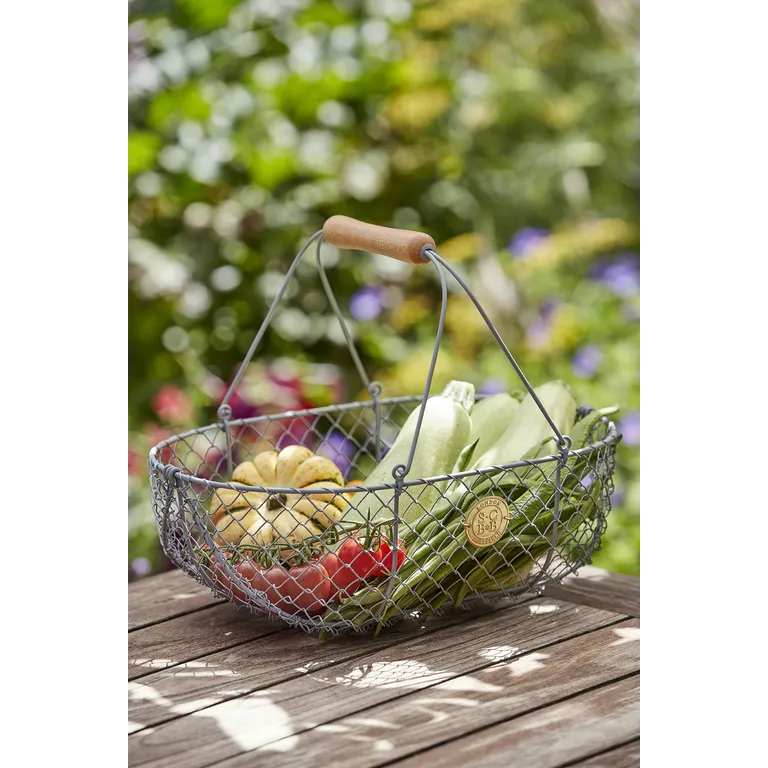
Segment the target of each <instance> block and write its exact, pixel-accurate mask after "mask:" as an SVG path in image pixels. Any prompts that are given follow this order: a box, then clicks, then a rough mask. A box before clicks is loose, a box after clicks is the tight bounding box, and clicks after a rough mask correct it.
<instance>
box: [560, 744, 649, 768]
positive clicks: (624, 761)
mask: <svg viewBox="0 0 768 768" xmlns="http://www.w3.org/2000/svg"><path fill="white" fill-rule="evenodd" d="M639 765H640V739H637V740H635V741H631V742H630V743H629V744H624V746H621V747H616V749H609V750H608V751H607V752H603V753H601V754H599V755H595V756H594V757H590V758H588V759H587V760H580V761H579V762H578V763H569V764H568V767H569V768H638V766H639Z"/></svg>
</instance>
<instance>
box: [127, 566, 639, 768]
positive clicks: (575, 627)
mask: <svg viewBox="0 0 768 768" xmlns="http://www.w3.org/2000/svg"><path fill="white" fill-rule="evenodd" d="M639 592H640V590H639V580H638V579H635V578H632V577H629V576H623V575H619V574H613V573H608V572H606V571H601V570H598V569H596V568H591V567H586V568H582V569H581V570H580V572H579V576H578V577H569V578H568V579H566V581H565V582H564V583H563V584H562V585H560V586H558V587H552V588H549V589H547V590H546V591H545V593H544V595H543V596H541V597H534V598H530V599H526V600H524V601H522V602H511V601H509V602H507V601H505V602H500V603H497V604H495V605H493V606H491V607H485V608H483V609H478V610H477V611H474V612H463V611H460V612H455V613H450V614H446V615H443V616H438V617H433V618H430V619H426V620H424V621H423V622H409V623H403V622H401V623H400V624H398V625H395V626H394V627H391V628H390V629H389V630H388V631H385V632H382V633H381V635H379V637H378V638H374V637H372V636H367V635H366V636H360V635H357V636H348V637H339V638H330V639H329V640H328V641H326V642H325V643H320V642H318V640H317V637H316V636H314V635H308V634H305V633H303V632H300V631H296V630H289V629H285V628H283V627H282V626H281V625H280V624H278V623H275V622H272V621H269V620H267V619H262V618H257V617H253V616H251V615H250V614H247V613H246V612H245V611H238V610H236V609H235V608H234V607H233V606H231V605H229V604H227V603H225V602H222V601H221V600H218V599H216V598H214V597H213V595H212V594H211V593H210V592H209V591H208V590H207V589H205V588H204V587H201V586H200V585H198V584H197V583H196V582H195V581H193V580H192V579H190V578H189V577H187V576H185V575H183V574H182V573H180V572H171V573H167V574H163V575H161V576H155V577H150V578H147V579H144V580H141V581H138V582H136V583H134V584H132V585H130V587H129V606H130V608H129V634H128V678H129V684H128V686H129V734H130V735H129V737H128V739H129V763H130V765H131V766H138V765H142V766H157V767H158V768H159V767H160V766H162V767H163V768H171V766H175V767H177V768H203V766H209V765H216V766H221V768H235V766H238V767H240V766H242V767H243V768H244V767H245V766H248V767H250V766H266V767H267V768H278V767H279V766H283V765H286V766H288V765H291V766H298V767H299V768H314V766H333V768H345V767H346V766H350V767H352V768H363V766H383V765H393V764H394V765H397V766H398V768H416V767H417V766H419V767H420V768H421V767H422V766H429V767H430V768H431V767H432V766H435V768H439V767H440V766H446V768H447V767H448V766H451V767H456V768H458V767H459V766H461V767H462V768H463V766H484V767H489V766H499V767H500V768H514V767H515V766H521V767H523V768H545V767H547V768H548V767H554V766H579V767H580V768H625V766H636V765H639V751H640V748H639V744H640V742H639V736H640V722H639V720H640V718H639V688H640V675H639V673H640V659H639V645H640V643H639V635H640V619H639V617H640V594H639Z"/></svg>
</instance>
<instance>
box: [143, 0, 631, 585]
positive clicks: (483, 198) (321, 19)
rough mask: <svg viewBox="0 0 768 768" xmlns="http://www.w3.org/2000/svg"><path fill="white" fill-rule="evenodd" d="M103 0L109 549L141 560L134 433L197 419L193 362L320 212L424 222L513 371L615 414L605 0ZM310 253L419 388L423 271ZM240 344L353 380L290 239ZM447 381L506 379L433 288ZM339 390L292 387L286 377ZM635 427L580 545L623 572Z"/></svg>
mask: <svg viewBox="0 0 768 768" xmlns="http://www.w3.org/2000/svg"><path fill="white" fill-rule="evenodd" d="M129 9H130V14H131V16H130V29H129V40H130V43H129V57H130V62H131V64H130V85H129V93H130V103H129V121H130V136H129V221H130V238H131V242H130V250H129V253H130V285H129V310H130V319H129V354H130V380H129V401H130V407H129V427H130V430H131V446H130V447H131V453H130V454H129V461H130V462H132V467H133V470H132V471H133V478H132V483H131V486H130V488H131V491H130V508H131V515H132V517H131V520H132V521H133V522H132V527H131V538H130V541H129V552H130V555H131V557H132V558H134V557H137V556H141V557H147V558H149V559H150V560H151V561H152V563H153V565H154V567H158V564H159V562H160V560H159V555H158V553H157V551H156V538H155V537H154V536H153V535H152V532H151V531H152V525H153V522H152V520H151V517H150V516H149V515H147V510H148V483H147V481H146V468H145V464H146V451H147V450H148V448H149V446H150V445H151V444H152V443H153V440H154V441H155V442H156V440H155V438H156V437H157V436H158V434H161V433H159V432H158V429H163V430H166V433H167V431H168V430H170V432H173V431H177V430H178V429H181V428H183V427H189V426H193V425H196V424H206V423H209V422H211V421H212V420H213V419H214V418H215V408H216V404H217V398H218V397H219V396H220V388H218V385H215V382H216V381H221V380H223V381H228V380H229V379H230V378H231V376H232V373H233V370H234V368H235V366H236V365H237V364H238V362H239V361H240V360H241V359H242V357H243V355H244V353H245V351H246V350H247V348H248V346H249V345H250V342H251V340H252V338H253V336H254V334H255V332H256V330H257V329H258V327H259V324H260V323H261V320H262V319H263V317H264V315H265V313H266V309H267V307H268V305H269V302H270V301H271V298H272V296H273V295H274V291H275V286H276V284H277V283H279V278H280V276H281V275H282V274H283V273H284V272H285V270H286V268H287V266H288V264H289V262H290V260H291V258H292V257H293V255H294V254H295V253H296V250H297V249H298V247H300V245H301V243H302V242H303V240H305V239H306V237H307V236H308V235H309V234H311V233H312V232H314V231H316V230H317V229H319V228H320V227H321V226H322V223H323V221H324V220H325V218H327V217H328V216H330V215H333V214H336V213H341V214H347V215H351V216H356V217H358V218H361V219H364V220H368V221H371V222H376V223H380V224H384V225H392V226H400V227H406V228H417V229H421V230H424V231H427V232H429V233H430V234H432V235H433V237H434V238H435V240H436V242H437V244H438V250H439V252H440V253H441V254H442V255H443V256H444V257H446V258H448V259H449V260H450V261H452V262H454V263H457V264H458V265H459V267H460V268H461V270H462V272H463V273H464V274H465V276H466V278H467V280H468V281H469V283H470V285H471V286H472V288H473V290H475V291H476V292H477V294H478V296H479V298H480V300H481V301H482V303H483V306H484V307H485V308H486V310H487V311H488V312H489V314H490V315H491V317H492V319H493V320H494V322H495V323H496V324H497V327H498V329H499V331H500V333H501V335H502V337H503V338H504V339H505V341H506V343H507V345H508V346H509V348H510V349H511V350H512V351H513V352H514V354H515V356H516V358H517V360H518V362H519V363H520V364H521V366H522V368H523V370H524V372H525V373H526V375H527V377H528V378H529V379H530V380H531V381H532V382H533V383H534V384H538V383H541V382H543V381H546V380H548V379H554V378H561V379H564V380H566V381H569V382H570V383H571V385H572V387H573V390H574V392H575V394H576V395H577V399H578V400H579V401H580V402H584V403H589V404H592V405H595V406H603V405H609V404H613V403H617V404H620V405H621V408H622V414H621V417H623V418H627V417H628V415H629V416H630V418H631V414H633V412H636V411H638V409H639V321H638V317H639V297H638V293H637V285H636V284H635V282H634V280H635V276H636V271H637V270H636V267H635V266H634V262H633V261H632V258H631V257H628V256H624V255H622V254H625V253H627V252H629V253H636V252H637V251H638V250H639V243H638V234H637V232H638V218H639V191H638V189H639V169H638V103H637V102H638V77H637V19H636V14H637V9H636V8H634V7H633V6H632V5H631V4H620V5H614V4H610V3H608V4H606V3H599V4H596V3H594V2H593V1H592V0H453V2H451V3H436V2H419V1H416V2H413V3H412V2H410V0H387V2H372V1H369V2H365V3H363V2H355V1H354V0H344V2H342V1H341V0H337V1H335V2H333V1H331V0H290V2H289V1H288V0H286V1H285V2H281V3H271V2H260V1H258V2H250V1H249V2H241V3H237V2H234V0H231V1H228V2H206V1H205V0H183V2H181V1H178V2H175V3H170V2H158V1H157V0H155V1H151V0H145V1H144V2H142V1H141V0H136V1H135V2H133V3H132V4H131V5H130V6H129ZM531 228H533V229H531ZM326 258H327V259H328V261H329V267H328V275H329V278H330V280H331V282H332V284H333V287H334V291H335V292H336V295H337V297H338V300H339V302H340V305H341V307H342V309H343V310H344V311H345V313H347V314H349V312H350V307H351V310H352V311H353V314H354V315H357V316H356V317H353V320H352V322H353V326H354V330H355V338H356V343H357V345H358V348H359V350H360V352H361V355H362V359H363V362H364V364H365V366H366V369H367V370H368V372H369V374H370V375H371V376H372V377H375V378H378V379H379V380H380V381H382V383H383V384H384V387H385V392H386V393H388V394H401V393H413V392H418V391H420V390H421V389H422V387H423V383H424V376H425V372H426V365H427V361H428V358H429V352H430V350H431V346H432V344H433V340H434V333H435V327H436V321H435V318H436V316H437V313H438V311H439V286H438V283H437V280H436V276H435V275H434V270H432V269H431V267H424V268H410V267H407V266H405V265H400V264H399V263H397V264H396V263H394V262H391V261H390V262H388V260H386V259H384V258H383V257H373V256H369V255H366V254H360V253H355V252H336V251H335V249H332V248H328V249H327V251H326ZM370 286H380V287H381V290H380V291H378V289H377V293H376V297H377V298H376V301H377V302H378V304H377V305H376V306H375V307H374V310H373V311H372V312H369V313H368V314H366V313H365V312H361V311H360V310H359V308H358V309H355V308H356V306H357V304H356V303H355V302H358V303H359V302H360V300H361V296H364V294H361V293H360V290H361V289H363V288H366V287H370ZM374 303H375V302H374ZM369 308H370V301H369ZM257 358H258V359H260V360H263V361H271V360H276V359H290V360H293V361H295V362H296V363H297V364H299V365H301V366H303V367H302V368H301V370H302V371H311V370H312V369H311V367H306V366H308V365H309V364H310V363H313V362H315V363H329V362H331V363H334V364H335V365H337V366H339V367H340V371H341V373H340V378H341V380H342V381H343V382H344V383H345V386H346V390H345V391H344V392H343V393H341V394H342V395H343V397H347V398H352V397H356V396H357V395H358V394H360V386H359V380H358V376H357V373H356V371H355V369H354V366H353V365H352V363H351V361H350V360H349V359H348V354H347V353H346V351H345V348H344V346H343V342H342V339H340V336H339V334H338V330H337V328H336V326H335V324H334V323H333V322H331V320H330V313H329V309H328V307H327V302H326V300H325V297H324V295H323V293H322V287H321V285H320V282H319V279H318V277H317V274H316V270H315V268H314V264H313V261H312V259H311V258H309V257H308V258H307V259H305V263H303V264H302V265H301V266H300V269H299V270H298V272H297V274H296V276H295V278H294V282H293V284H292V285H291V287H290V288H289V290H288V293H287V294H286V297H285V299H284V301H283V303H282V305H281V308H280V310H279V312H278V313H277V315H276V317H275V321H274V323H273V325H272V327H271V328H270V330H269V331H268V332H267V334H266V336H265V338H264V340H263V343H262V345H261V347H260V349H259V352H258V353H257ZM307 375H309V374H307ZM450 379H465V380H467V381H472V382H473V383H475V384H476V385H477V386H478V387H482V386H483V385H485V386H486V387H490V386H491V384H490V383H489V382H490V381H492V380H495V381H496V382H497V384H498V385H499V386H503V387H506V388H509V389H512V388H517V387H518V386H519V382H518V381H517V379H516V376H515V374H514V371H513V370H512V369H511V368H510V367H509V364H508V363H507V362H506V360H505V359H504V357H503V355H502V354H501V353H500V350H499V349H498V347H496V345H495V343H494V342H493V339H492V338H491V336H490V334H489V333H488V331H487V329H485V327H484V325H483V324H482V321H481V320H480V319H479V318H478V316H477V313H476V311H475V309H474V307H472V305H471V304H470V303H469V301H468V300H467V299H466V298H464V297H462V295H461V294H460V293H459V292H458V290H453V288H452V294H451V298H450V303H449V309H448V322H447V329H446V336H445V339H444V342H443V346H442V348H441V354H440V358H439V364H438V370H437V376H436V380H435V383H434V387H435V389H436V390H437V389H439V388H442V387H443V386H444V385H445V384H446V383H447V382H448V381H449V380H450ZM212 382H214V383H212ZM166 384H174V385H177V386H178V387H179V388H180V389H181V390H182V391H183V392H184V395H185V397H187V398H188V399H189V401H190V403H191V406H192V410H191V411H189V412H186V411H184V419H178V420H177V422H174V421H173V419H171V420H170V421H169V420H168V418H167V416H166V418H162V417H161V416H159V415H158V413H157V405H156V403H155V407H153V397H154V396H155V394H156V393H157V391H158V390H159V389H160V388H161V387H162V386H164V385H166ZM339 394H340V393H338V392H336V393H335V394H334V396H331V395H329V394H328V390H327V388H324V387H323V386H320V385H318V384H317V383H312V382H307V383H306V386H305V389H304V390H303V394H302V398H304V400H305V401H307V402H314V401H316V400H317V399H320V400H322V399H323V398H325V399H331V400H333V399H336V400H338V396H339ZM259 397H262V395H260V394H256V395H254V398H256V399H258V398H259ZM628 425H629V427H632V424H631V423H629V422H628ZM636 431H637V430H634V431H632V430H631V429H630V430H629V431H628V432H627V435H628V440H627V441H625V443H624V444H623V445H621V446H620V449H619V456H618V464H617V470H616V485H617V495H616V497H615V500H616V501H617V502H618V503H617V504H616V509H615V510H614V511H613V512H612V513H611V516H610V518H609V527H608V533H607V536H606V538H605V548H604V550H603V551H602V552H601V553H599V555H598V557H597V558H596V559H595V562H596V564H598V565H601V566H604V567H608V568H611V569H614V570H619V571H625V572H628V573H637V572H638V569H639V490H638V473H639V448H638V447H637V445H636V442H637V441H636V439H635V437H636V434H635V433H636ZM158 439H159V438H158ZM629 443H632V444H631V445H630V444H629Z"/></svg>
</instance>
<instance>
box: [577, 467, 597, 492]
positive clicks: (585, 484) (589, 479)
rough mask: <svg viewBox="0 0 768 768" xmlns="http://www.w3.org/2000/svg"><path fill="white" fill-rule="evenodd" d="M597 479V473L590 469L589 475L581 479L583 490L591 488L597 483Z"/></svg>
mask: <svg viewBox="0 0 768 768" xmlns="http://www.w3.org/2000/svg"><path fill="white" fill-rule="evenodd" d="M596 477H597V475H596V474H595V471H594V470H593V469H590V470H589V472H587V474H586V475H584V477H582V478H581V481H580V482H581V486H582V488H585V489H586V488H589V486H590V485H592V483H594V482H595V478H596Z"/></svg>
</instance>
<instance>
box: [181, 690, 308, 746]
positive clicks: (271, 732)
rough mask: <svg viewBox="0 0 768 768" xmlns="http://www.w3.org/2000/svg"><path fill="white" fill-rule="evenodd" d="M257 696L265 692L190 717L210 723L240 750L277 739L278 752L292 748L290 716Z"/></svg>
mask: <svg viewBox="0 0 768 768" xmlns="http://www.w3.org/2000/svg"><path fill="white" fill-rule="evenodd" d="M260 693H265V692H256V694H257V695H248V696H243V697H242V698H239V699H232V700H230V701H225V702H223V703H221V704H219V705H218V706H216V707H211V708H210V709H205V710H203V711H200V712H193V713H191V715H190V716H191V717H197V718H203V719H209V720H213V721H214V722H215V723H216V725H217V726H218V727H219V728H220V729H221V730H222V731H223V733H224V734H226V736H227V737H228V738H229V739H231V740H232V741H234V742H235V743H236V744H237V746H238V747H239V748H240V749H242V750H244V751H248V750H251V749H256V748H257V747H259V746H262V745H264V744H266V743H267V742H273V741H278V740H281V746H280V751H287V750H290V749H293V747H294V746H295V744H296V743H298V737H296V736H293V732H294V729H293V727H292V726H291V723H290V716H289V715H288V713H287V712H286V711H285V710H284V709H283V708H282V707H281V706H279V705H278V704H275V703H274V702H272V701H270V700H269V698H267V696H266V695H258V694H260Z"/></svg>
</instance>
